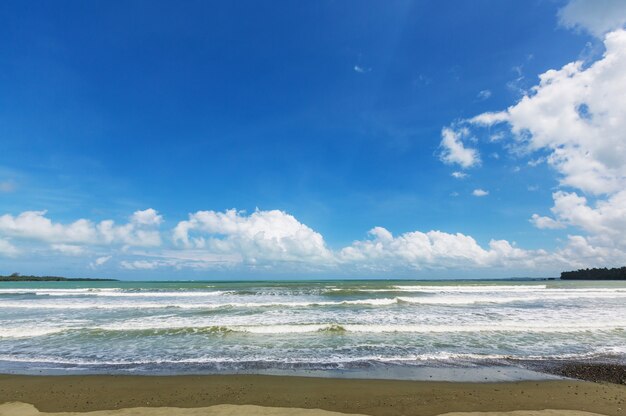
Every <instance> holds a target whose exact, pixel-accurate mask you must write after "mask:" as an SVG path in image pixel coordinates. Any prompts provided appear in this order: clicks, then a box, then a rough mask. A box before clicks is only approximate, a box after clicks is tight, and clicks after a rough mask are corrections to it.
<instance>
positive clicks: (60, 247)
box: [50, 244, 85, 256]
mask: <svg viewBox="0 0 626 416" xmlns="http://www.w3.org/2000/svg"><path fill="white" fill-rule="evenodd" d="M50 248H52V250H54V251H57V252H59V253H61V254H65V255H67V256H79V255H81V254H83V253H84V252H85V249H84V248H83V247H81V246H77V245H73V244H51V245H50Z"/></svg>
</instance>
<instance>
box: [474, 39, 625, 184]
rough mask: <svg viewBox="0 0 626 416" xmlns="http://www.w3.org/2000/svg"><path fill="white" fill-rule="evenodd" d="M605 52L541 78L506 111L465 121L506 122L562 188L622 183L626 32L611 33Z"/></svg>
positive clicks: (570, 64)
mask: <svg viewBox="0 0 626 416" xmlns="http://www.w3.org/2000/svg"><path fill="white" fill-rule="evenodd" d="M605 45H606V52H605V54H604V56H603V57H602V59H600V60H598V61H596V62H595V63H593V64H592V65H591V66H590V67H588V68H585V67H583V64H582V62H572V63H569V64H567V65H565V66H564V67H563V68H561V69H559V70H549V71H547V72H545V73H544V74H542V75H540V76H539V78H540V82H539V84H538V85H537V86H535V87H533V88H532V92H531V94H530V95H526V96H524V97H523V98H522V99H521V100H520V101H519V102H518V103H517V104H515V105H513V106H511V107H509V108H508V109H507V110H506V111H502V112H496V113H484V114H480V115H478V116H476V117H474V118H472V119H470V120H469V122H470V123H472V124H476V125H484V126H489V125H493V124H496V123H502V122H507V123H508V124H509V126H510V128H511V131H512V133H513V134H514V137H515V140H516V143H517V144H518V145H520V146H523V147H524V148H525V149H526V151H528V152H535V151H539V150H546V151H548V152H549V155H548V157H547V158H546V160H547V162H548V164H550V166H552V167H554V168H555V169H556V170H557V171H558V172H559V173H560V175H561V184H562V185H567V186H572V187H575V188H578V189H581V190H583V191H584V192H588V193H592V194H603V193H604V194H606V193H612V192H616V191H618V190H620V189H622V188H623V187H624V186H625V183H626V164H625V163H623V161H624V160H626V146H625V145H624V141H625V137H626V136H625V133H624V132H626V100H624V98H623V97H625V96H626V31H623V30H619V31H615V32H612V33H609V34H608V35H607V36H606V40H605Z"/></svg>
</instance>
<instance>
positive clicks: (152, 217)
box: [131, 208, 163, 225]
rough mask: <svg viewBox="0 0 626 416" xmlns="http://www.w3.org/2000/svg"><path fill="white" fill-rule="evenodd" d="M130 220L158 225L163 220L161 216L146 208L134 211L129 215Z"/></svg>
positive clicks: (142, 223)
mask: <svg viewBox="0 0 626 416" xmlns="http://www.w3.org/2000/svg"><path fill="white" fill-rule="evenodd" d="M131 222H133V223H135V224H141V225H159V224H161V223H162V222H163V216H161V215H159V213H158V212H157V211H156V210H154V209H152V208H148V209H145V210H143V211H135V213H134V214H133V215H132V217H131Z"/></svg>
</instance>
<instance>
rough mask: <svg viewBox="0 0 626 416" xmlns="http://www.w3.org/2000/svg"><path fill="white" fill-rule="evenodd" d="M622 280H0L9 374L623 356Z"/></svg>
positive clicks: (1, 337) (0, 349)
mask: <svg viewBox="0 0 626 416" xmlns="http://www.w3.org/2000/svg"><path fill="white" fill-rule="evenodd" d="M625 329H626V282H564V281H325V282H310V281H309V282H284V281H281V282H278V281H277V282H27V283H26V282H25V283H12V282H11V283H7V282H3V283H0V373H7V372H11V373H80V374H85V373H136V374H164V373H165V374H185V373H194V374H195V373H264V372H265V373H272V372H274V373H281V372H283V373H285V372H313V374H316V373H317V374H321V373H324V372H327V371H330V372H332V371H338V370H340V371H348V372H349V371H360V372H361V373H366V372H368V371H370V370H371V371H378V370H380V369H381V368H385V369H390V368H394V369H399V370H402V371H404V373H405V374H406V373H407V372H409V373H410V372H411V371H413V370H415V369H419V368H420V367H429V368H433V367H435V368H442V367H443V368H445V367H449V368H475V367H480V366H486V365H490V366H492V365H496V366H497V365H500V364H504V363H508V362H509V361H510V360H511V359H530V360H555V359H557V360H558V359H590V360H599V361H606V360H610V361H619V362H624V361H626V331H625Z"/></svg>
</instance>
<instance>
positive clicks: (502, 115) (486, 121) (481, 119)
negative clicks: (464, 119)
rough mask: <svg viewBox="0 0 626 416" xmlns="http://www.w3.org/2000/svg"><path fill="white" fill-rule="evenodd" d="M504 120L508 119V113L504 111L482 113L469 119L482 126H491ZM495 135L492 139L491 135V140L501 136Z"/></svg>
mask: <svg viewBox="0 0 626 416" xmlns="http://www.w3.org/2000/svg"><path fill="white" fill-rule="evenodd" d="M506 121H509V115H508V114H507V113H506V112H505V111H498V112H495V113H493V112H489V113H482V114H479V115H477V116H475V117H472V118H471V119H470V120H469V122H470V123H472V124H480V125H483V126H491V125H494V124H497V123H504V122H506ZM495 137H496V138H495V139H494V136H492V141H497V140H498V139H500V138H501V136H495Z"/></svg>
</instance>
